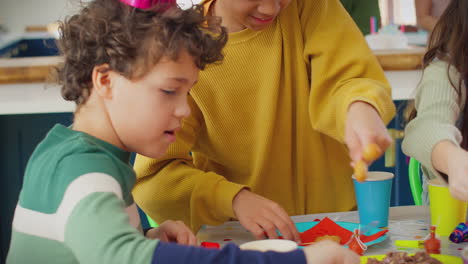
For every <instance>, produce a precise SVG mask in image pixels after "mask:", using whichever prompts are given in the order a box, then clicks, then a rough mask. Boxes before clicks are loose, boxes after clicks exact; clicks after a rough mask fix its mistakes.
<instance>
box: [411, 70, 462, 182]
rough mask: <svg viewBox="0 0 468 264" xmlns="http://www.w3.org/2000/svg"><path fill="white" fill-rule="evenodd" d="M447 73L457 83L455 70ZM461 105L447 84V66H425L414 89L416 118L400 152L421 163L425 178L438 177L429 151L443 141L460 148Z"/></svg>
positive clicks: (455, 93) (457, 76) (453, 90)
mask: <svg viewBox="0 0 468 264" xmlns="http://www.w3.org/2000/svg"><path fill="white" fill-rule="evenodd" d="M450 74H451V76H452V78H453V79H452V80H453V82H454V83H455V84H456V83H458V80H459V75H458V73H457V72H456V70H454V69H453V68H452V71H451V72H450ZM463 98H464V97H463ZM463 104H464V102H459V96H458V94H457V92H456V91H455V89H454V88H453V87H452V85H451V83H450V80H449V78H448V75H447V64H446V63H445V62H441V61H439V62H433V63H432V64H431V65H429V66H428V67H427V68H426V69H425V70H424V74H423V78H422V80H421V82H420V83H419V85H418V87H417V90H416V97H415V107H416V110H417V115H416V117H415V118H414V119H413V120H411V121H410V122H409V123H408V125H407V126H406V128H405V138H404V139H403V143H402V148H403V152H404V153H405V154H406V155H408V156H410V157H413V158H415V159H417V160H418V161H419V162H420V163H421V165H422V166H423V169H424V171H425V175H426V176H427V177H428V178H429V179H434V178H437V177H442V176H441V174H440V173H439V172H438V171H437V170H436V169H435V168H434V167H433V166H432V151H433V149H434V147H435V146H436V145H437V143H439V142H441V141H445V140H447V141H450V142H452V143H453V144H455V145H457V146H459V145H460V142H461V140H462V135H461V133H460V130H459V129H458V128H457V121H458V119H459V118H460V115H461V113H462V110H463Z"/></svg>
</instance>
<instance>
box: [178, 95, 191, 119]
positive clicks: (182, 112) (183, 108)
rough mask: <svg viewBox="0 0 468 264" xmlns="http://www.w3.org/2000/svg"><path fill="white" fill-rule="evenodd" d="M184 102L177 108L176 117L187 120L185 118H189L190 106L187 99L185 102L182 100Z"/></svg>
mask: <svg viewBox="0 0 468 264" xmlns="http://www.w3.org/2000/svg"><path fill="white" fill-rule="evenodd" d="M182 101H183V102H181V103H180V104H179V105H178V106H177V108H176V109H175V113H174V114H175V116H177V117H180V118H185V117H188V116H189V115H190V106H189V104H188V101H187V99H185V100H182Z"/></svg>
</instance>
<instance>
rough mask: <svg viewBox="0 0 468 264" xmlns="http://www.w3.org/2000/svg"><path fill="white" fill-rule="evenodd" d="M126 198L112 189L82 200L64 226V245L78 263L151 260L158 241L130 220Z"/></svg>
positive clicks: (149, 261) (146, 261) (144, 261)
mask: <svg viewBox="0 0 468 264" xmlns="http://www.w3.org/2000/svg"><path fill="white" fill-rule="evenodd" d="M124 210H125V204H124V201H123V200H121V199H119V198H118V197H117V196H116V195H115V194H114V193H111V192H97V193H92V194H90V195H88V196H87V197H86V198H84V199H82V200H81V201H80V202H79V203H78V204H77V205H76V206H75V207H74V209H73V211H72V212H71V214H70V216H69V218H68V221H67V223H66V227H65V244H66V245H67V246H68V247H69V248H70V249H71V250H72V252H73V253H74V255H75V257H76V258H77V261H78V262H79V263H151V259H152V257H153V253H154V250H155V248H156V245H157V243H158V240H149V239H146V238H145V237H144V236H143V235H142V234H141V233H139V232H138V231H137V230H136V229H135V228H134V227H132V226H131V225H130V223H129V217H128V215H127V214H126V213H125V211H124Z"/></svg>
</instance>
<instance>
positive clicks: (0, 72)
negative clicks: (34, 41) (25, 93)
mask: <svg viewBox="0 0 468 264" xmlns="http://www.w3.org/2000/svg"><path fill="white" fill-rule="evenodd" d="M61 61H62V58H61V57H59V56H51V57H29V58H14V59H0V84H11V83H33V82H47V81H48V80H50V74H51V73H52V72H53V71H52V70H53V69H54V67H56V66H57V65H58V64H59V63H60V62H61Z"/></svg>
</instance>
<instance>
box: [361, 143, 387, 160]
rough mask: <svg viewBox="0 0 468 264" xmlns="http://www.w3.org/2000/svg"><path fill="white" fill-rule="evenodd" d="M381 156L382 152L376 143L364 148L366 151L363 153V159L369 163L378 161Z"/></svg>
mask: <svg viewBox="0 0 468 264" xmlns="http://www.w3.org/2000/svg"><path fill="white" fill-rule="evenodd" d="M380 155H382V150H381V149H380V147H379V146H378V145H377V144H375V143H371V144H369V145H367V146H366V147H365V148H364V151H363V153H362V157H363V158H364V160H365V161H367V162H371V161H374V160H376V159H377V158H378V157H380Z"/></svg>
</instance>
